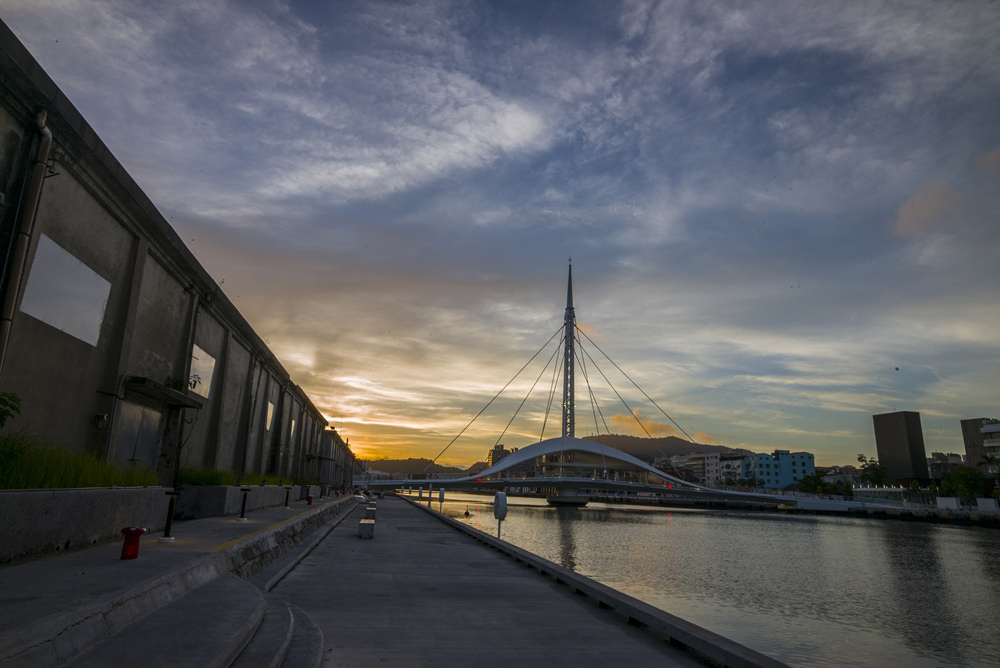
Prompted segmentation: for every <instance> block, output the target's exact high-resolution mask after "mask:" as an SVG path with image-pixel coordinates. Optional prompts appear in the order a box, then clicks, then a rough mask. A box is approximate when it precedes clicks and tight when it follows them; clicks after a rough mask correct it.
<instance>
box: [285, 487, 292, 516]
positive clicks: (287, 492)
mask: <svg viewBox="0 0 1000 668" xmlns="http://www.w3.org/2000/svg"><path fill="white" fill-rule="evenodd" d="M291 491H292V486H291V485H285V510H288V495H289V494H290V493H291Z"/></svg>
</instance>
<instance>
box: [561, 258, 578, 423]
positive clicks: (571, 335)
mask: <svg viewBox="0 0 1000 668" xmlns="http://www.w3.org/2000/svg"><path fill="white" fill-rule="evenodd" d="M572 263H573V259H572V258H570V265H569V282H568V287H567V288H566V317H565V319H564V325H563V326H564V327H565V332H564V333H563V338H564V342H563V401H562V435H563V437H564V438H565V437H567V436H568V437H570V438H573V437H574V436H575V433H574V431H575V427H574V420H575V417H574V413H573V359H574V341H575V340H576V312H575V311H574V310H573V264H572Z"/></svg>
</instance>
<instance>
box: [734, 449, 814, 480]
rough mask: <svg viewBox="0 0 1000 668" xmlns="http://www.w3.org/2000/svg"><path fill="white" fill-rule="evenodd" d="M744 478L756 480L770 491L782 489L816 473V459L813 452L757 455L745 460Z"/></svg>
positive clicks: (780, 452)
mask: <svg viewBox="0 0 1000 668" xmlns="http://www.w3.org/2000/svg"><path fill="white" fill-rule="evenodd" d="M742 473H743V474H742V476H741V477H743V478H746V479H751V478H756V479H757V480H759V481H761V482H762V483H763V486H764V487H767V488H770V489H782V488H784V487H787V486H788V485H791V484H792V483H795V482H798V481H799V480H801V479H802V478H804V477H805V476H807V475H813V474H815V473H816V462H815V457H814V456H813V454H812V453H811V452H790V451H788V450H775V451H774V453H773V454H770V455H769V454H766V453H757V454H754V455H749V456H747V457H745V458H744V460H743V472H742Z"/></svg>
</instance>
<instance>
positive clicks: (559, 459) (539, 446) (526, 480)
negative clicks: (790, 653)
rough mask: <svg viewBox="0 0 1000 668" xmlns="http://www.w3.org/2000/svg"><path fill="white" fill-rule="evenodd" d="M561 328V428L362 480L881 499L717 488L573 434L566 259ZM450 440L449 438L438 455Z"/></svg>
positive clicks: (709, 496) (800, 503)
mask: <svg viewBox="0 0 1000 668" xmlns="http://www.w3.org/2000/svg"><path fill="white" fill-rule="evenodd" d="M563 330H564V331H563V353H562V370H563V378H562V389H563V392H562V419H561V427H562V434H561V436H558V437H556V438H550V439H547V440H542V441H539V442H538V443H534V444H532V445H529V446H526V447H523V448H521V449H519V450H517V451H515V452H513V453H512V454H510V455H508V456H506V457H504V458H503V459H502V460H501V461H499V462H497V463H495V464H494V465H493V466H491V467H489V468H487V469H485V470H483V471H481V472H480V473H478V474H476V475H473V476H465V477H460V478H448V479H445V478H437V479H432V480H418V481H414V480H402V479H400V480H372V481H369V483H368V484H369V486H371V487H376V488H383V489H384V488H390V489H395V488H406V487H411V488H412V487H413V486H414V484H415V483H416V485H424V484H426V485H427V486H428V487H429V488H437V489H442V488H447V489H449V490H483V491H486V490H525V489H530V490H532V491H533V493H536V494H537V493H542V494H544V495H545V496H546V498H547V500H548V501H549V503H551V504H553V505H577V506H580V505H585V504H586V503H587V502H588V500H589V499H590V498H591V497H592V496H603V495H615V494H620V493H623V492H624V493H625V494H638V493H643V494H653V495H660V496H670V497H674V498H677V497H685V498H688V499H703V500H729V501H734V502H739V501H742V502H744V503H750V504H766V505H770V506H776V505H777V506H783V507H789V508H800V509H809V510H831V511H837V510H849V509H852V508H860V507H874V508H881V507H887V506H886V504H883V503H881V502H878V501H834V500H828V499H820V498H813V497H805V496H799V495H783V494H765V493H755V492H743V491H736V490H727V489H716V488H713V487H709V486H705V485H699V484H696V483H692V482H689V481H686V480H683V479H682V478H680V477H678V476H675V475H672V474H670V473H667V472H665V471H661V470H659V469H657V468H655V467H653V466H651V465H649V464H647V463H646V462H644V461H642V460H640V459H638V458H637V457H634V456H632V455H630V454H628V453H626V452H622V451H621V450H618V449H616V448H613V447H611V446H608V445H604V444H602V443H596V442H594V441H588V440H584V439H580V438H576V436H575V434H574V430H575V422H576V420H575V410H574V405H575V401H574V393H575V388H574V385H575V383H574V376H575V372H574V371H575V358H576V354H575V345H574V344H575V341H576V312H575V309H574V307H573V267H572V265H570V268H569V279H568V283H567V290H566V312H565V316H564V319H563ZM664 414H665V413H664ZM665 415H666V414H665ZM667 417H668V418H669V416H667ZM670 419H671V421H673V420H672V418H670ZM674 424H676V423H674ZM678 428H679V425H678ZM681 431H683V430H681ZM456 439H457V437H456ZM452 443H454V440H453V441H452ZM450 446H451V443H449V445H448V446H447V447H445V449H444V450H442V451H441V453H440V454H439V455H438V457H440V456H441V455H442V454H444V452H445V450H447V449H448V447H450ZM435 459H437V458H435Z"/></svg>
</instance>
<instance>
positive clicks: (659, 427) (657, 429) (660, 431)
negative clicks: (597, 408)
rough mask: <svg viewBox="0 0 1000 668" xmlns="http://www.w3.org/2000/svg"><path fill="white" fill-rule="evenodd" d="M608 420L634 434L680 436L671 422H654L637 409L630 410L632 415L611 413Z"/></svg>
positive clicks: (627, 432) (654, 436) (656, 436)
mask: <svg viewBox="0 0 1000 668" xmlns="http://www.w3.org/2000/svg"><path fill="white" fill-rule="evenodd" d="M608 422H610V423H611V424H613V425H614V426H616V427H620V428H622V429H624V433H626V434H635V435H636V436H649V437H652V438H662V437H664V436H680V434H679V433H678V432H677V429H675V428H674V426H673V425H672V424H669V423H666V422H654V421H653V420H650V419H648V418H644V417H642V415H640V414H639V411H638V410H637V409H633V410H632V415H622V414H618V415H613V416H611V418H609V419H608Z"/></svg>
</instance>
